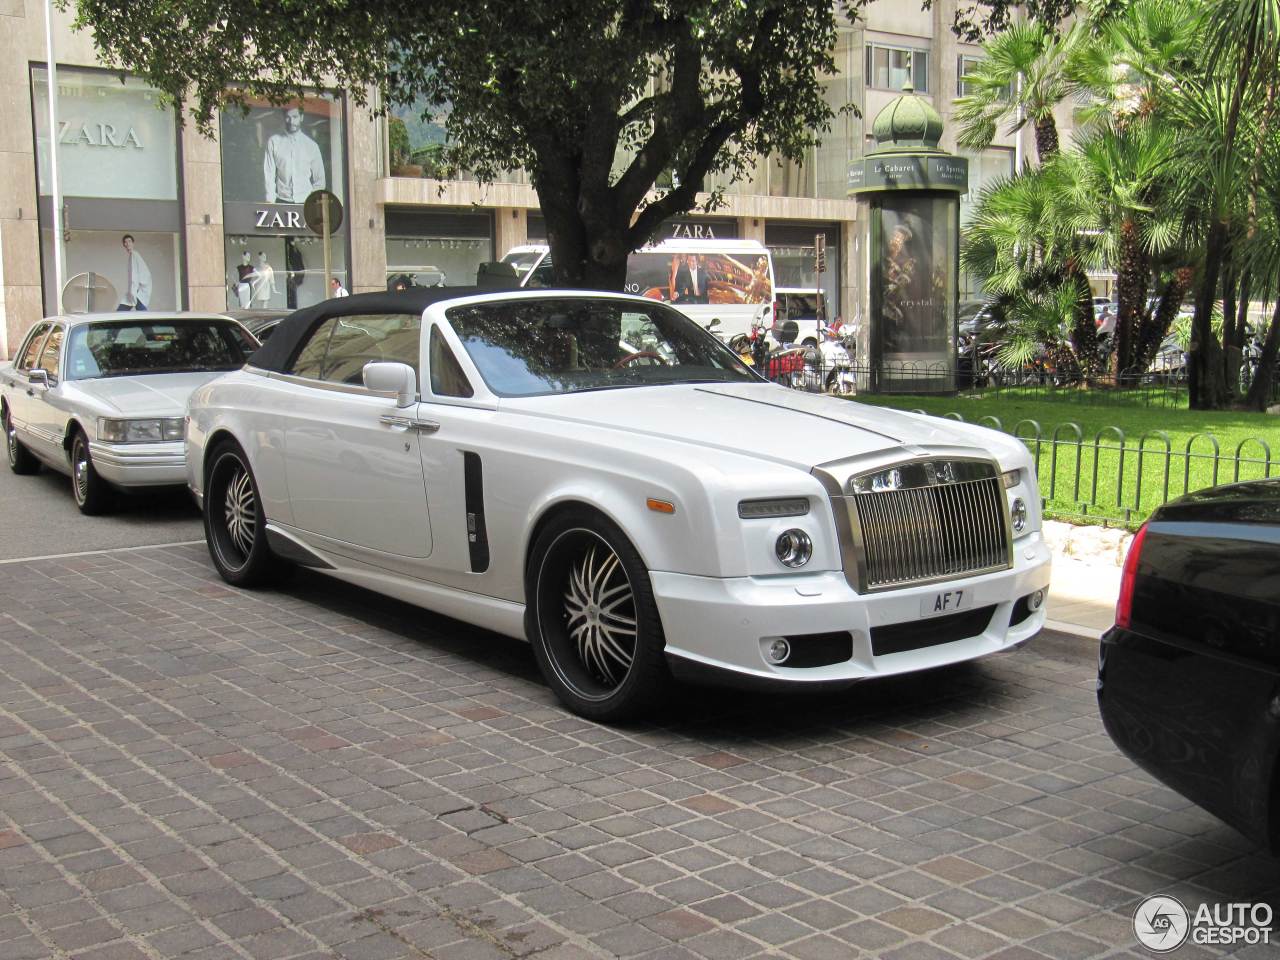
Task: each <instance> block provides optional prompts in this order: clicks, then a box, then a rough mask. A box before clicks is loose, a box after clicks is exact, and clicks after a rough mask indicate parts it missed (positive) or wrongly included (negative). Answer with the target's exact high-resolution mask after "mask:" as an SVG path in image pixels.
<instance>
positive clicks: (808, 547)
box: [773, 530, 813, 567]
mask: <svg viewBox="0 0 1280 960" xmlns="http://www.w3.org/2000/svg"><path fill="white" fill-rule="evenodd" d="M773 550H774V553H776V554H777V555H778V559H779V560H780V561H782V563H783V564H784V565H785V566H788V567H803V566H804V565H805V564H806V563H808V562H809V558H810V557H812V556H813V541H812V540H810V539H809V535H808V534H807V533H805V532H804V531H803V530H788V531H786V532H785V533H783V534H782V535H781V536H780V537H778V542H777V543H776V544H774V547H773Z"/></svg>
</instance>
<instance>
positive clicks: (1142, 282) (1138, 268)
mask: <svg viewBox="0 0 1280 960" xmlns="http://www.w3.org/2000/svg"><path fill="white" fill-rule="evenodd" d="M1148 273H1149V270H1148V268H1147V257H1146V254H1145V253H1144V252H1143V250H1142V238H1141V237H1140V236H1139V235H1138V227H1137V224H1135V223H1134V222H1133V220H1132V219H1126V220H1125V221H1124V223H1122V224H1121V225H1120V262H1119V264H1117V268H1116V293H1117V296H1118V297H1119V301H1120V302H1119V307H1118V310H1119V314H1118V316H1117V317H1116V329H1115V333H1114V334H1113V336H1114V337H1115V344H1116V361H1115V362H1116V371H1115V375H1116V385H1117V386H1123V385H1124V383H1123V377H1125V376H1128V375H1131V374H1133V373H1141V372H1142V371H1141V370H1137V371H1135V370H1134V369H1133V365H1134V349H1133V348H1134V341H1135V340H1136V335H1137V332H1138V327H1139V326H1140V324H1141V318H1142V314H1143V312H1144V308H1145V307H1146V303H1147V276H1148Z"/></svg>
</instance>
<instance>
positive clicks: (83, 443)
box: [71, 431, 111, 516]
mask: <svg viewBox="0 0 1280 960" xmlns="http://www.w3.org/2000/svg"><path fill="white" fill-rule="evenodd" d="M71 495H72V496H74V497H75V498H76V506H77V507H79V508H80V512H81V513H83V514H86V515H88V516H94V515H96V514H99V513H105V512H106V510H107V509H108V507H110V505H111V489H110V488H109V487H108V486H107V482H106V481H105V480H103V479H102V478H101V477H100V476H98V471H97V470H95V469H94V467H93V458H92V457H91V456H90V455H89V441H88V440H87V439H86V438H85V435H84V434H83V433H80V432H78V431H77V432H76V435H75V437H74V438H73V439H72V441H71Z"/></svg>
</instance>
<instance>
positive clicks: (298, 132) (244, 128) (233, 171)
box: [221, 93, 351, 310]
mask: <svg viewBox="0 0 1280 960" xmlns="http://www.w3.org/2000/svg"><path fill="white" fill-rule="evenodd" d="M343 116H344V111H343V102H342V99H341V97H338V96H335V95H333V94H329V93H314V94H308V95H307V96H305V97H303V98H301V99H300V100H295V101H292V102H289V103H284V104H278V105H277V104H271V103H268V102H266V101H264V100H254V99H253V98H250V99H249V100H248V104H247V109H246V110H241V109H238V108H235V107H229V108H227V109H226V110H224V111H223V113H222V122H221V141H222V201H223V203H222V208H223V219H224V222H225V227H224V229H225V233H226V264H227V276H226V283H227V306H228V308H231V309H236V308H239V309H250V308H254V309H289V310H293V309H296V308H299V307H306V306H310V305H311V304H314V303H318V302H320V301H321V300H324V299H326V298H327V297H329V296H330V295H331V293H332V291H331V288H330V285H329V284H328V282H327V281H326V278H325V262H326V257H325V247H324V241H323V240H322V238H321V237H320V236H318V235H317V234H316V233H315V232H314V231H313V230H311V229H310V228H309V227H308V226H307V224H306V221H305V219H304V216H303V203H304V202H305V201H306V199H307V197H308V196H309V195H310V194H311V193H313V192H314V191H316V190H328V191H330V192H331V193H333V194H334V195H335V196H337V198H338V199H339V200H340V201H342V202H344V203H345V201H346V181H347V175H346V149H345V142H344V136H343V129H344V127H343ZM349 219H350V218H349V217H344V218H343V222H342V223H341V224H340V225H339V227H338V228H337V230H335V231H334V232H333V234H332V237H331V240H330V243H329V256H328V258H327V259H328V269H329V276H330V278H336V279H337V280H338V282H339V283H340V284H341V285H342V286H343V287H344V288H346V289H350V287H351V284H350V282H349V279H348V276H347V237H348V232H347V221H348V220H349Z"/></svg>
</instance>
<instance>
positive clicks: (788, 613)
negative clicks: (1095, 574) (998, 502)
mask: <svg viewBox="0 0 1280 960" xmlns="http://www.w3.org/2000/svg"><path fill="white" fill-rule="evenodd" d="M1049 562H1050V553H1049V548H1048V546H1047V545H1046V544H1045V542H1044V540H1043V538H1042V537H1041V536H1040V534H1039V533H1033V534H1029V535H1028V536H1026V537H1023V538H1021V539H1019V540H1017V541H1016V542H1015V543H1014V564H1013V567H1012V568H1010V569H1008V570H1001V571H998V572H996V573H989V574H984V575H982V576H975V577H965V578H960V579H956V580H952V581H946V582H943V583H931V584H928V585H926V586H920V587H904V588H901V589H897V590H888V591H885V592H883V593H872V594H859V593H856V592H855V591H854V590H853V588H852V587H850V586H849V583H848V581H847V580H846V579H845V577H844V574H843V573H841V572H840V571H838V570H837V571H831V572H828V573H814V574H797V575H789V576H777V577H737V578H731V579H716V578H712V577H695V576H689V575H686V574H676V573H652V574H650V578H651V580H652V582H653V591H654V597H655V599H656V601H657V605H658V611H659V613H660V614H661V616H662V628H663V632H664V634H665V635H666V644H667V646H666V653H667V657H668V659H669V660H670V661H671V662H672V667H673V669H674V670H675V671H676V672H677V673H678V674H682V675H686V676H699V675H701V676H707V675H708V674H710V675H719V678H720V679H723V680H726V681H728V682H735V681H737V682H742V683H745V684H747V685H753V686H754V685H768V686H774V685H777V684H779V683H784V684H791V685H807V684H813V685H815V686H827V685H832V684H840V683H845V682H849V681H853V680H866V679H871V678H873V677H887V676H893V675H895V674H901V673H911V672H914V671H917V670H928V669H930V668H933V667H939V666H944V665H946V664H952V663H961V662H963V661H966V660H973V659H976V658H978V657H983V656H987V655H989V654H992V653H998V652H999V651H1001V650H1007V649H1010V648H1012V647H1016V646H1018V645H1020V644H1022V643H1025V642H1026V641H1027V640H1029V639H1031V638H1032V637H1033V636H1035V635H1036V634H1037V633H1039V632H1040V630H1041V628H1042V627H1043V626H1044V621H1045V606H1044V605H1042V606H1041V607H1040V608H1039V609H1038V610H1036V611H1035V612H1034V613H1032V614H1031V615H1030V616H1028V617H1026V618H1025V619H1023V620H1022V621H1021V622H1019V623H1017V624H1015V625H1013V626H1010V618H1011V617H1012V616H1013V614H1014V609H1015V607H1016V606H1017V605H1018V601H1019V600H1021V599H1022V598H1024V597H1027V596H1028V595H1030V594H1033V593H1035V592H1036V591H1037V590H1045V591H1046V592H1047V591H1048V587H1049ZM955 589H966V590H970V591H972V593H971V595H970V600H971V604H972V607H971V609H974V610H978V609H981V608H985V607H988V606H990V607H993V608H994V610H993V612H992V614H991V618H990V621H989V623H988V624H987V626H986V627H985V629H982V628H979V629H980V630H981V632H979V633H977V634H975V635H973V636H967V637H962V638H960V639H956V640H953V641H950V642H945V643H937V644H934V645H931V646H925V647H921V648H919V649H914V650H905V651H903V652H899V653H884V654H881V655H879V656H877V655H875V654H874V653H873V652H872V634H871V631H872V628H880V627H888V626H891V625H895V624H908V623H912V622H919V623H920V625H921V627H922V629H925V628H927V627H928V626H929V625H930V619H929V618H923V619H922V618H921V616H920V605H921V601H922V600H924V599H926V598H932V597H935V596H936V595H937V594H938V593H939V592H941V591H944V590H955ZM842 631H847V632H848V633H849V634H850V635H851V636H852V641H853V643H852V650H853V655H852V657H851V658H850V659H848V660H846V661H843V662H840V663H830V664H827V665H825V666H814V667H788V666H786V665H785V664H784V665H781V666H778V665H774V664H771V663H769V662H768V660H767V659H766V657H765V650H766V649H767V647H768V645H769V643H770V642H771V641H772V640H773V639H774V638H777V637H794V636H797V635H808V634H827V633H838V632H842Z"/></svg>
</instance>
